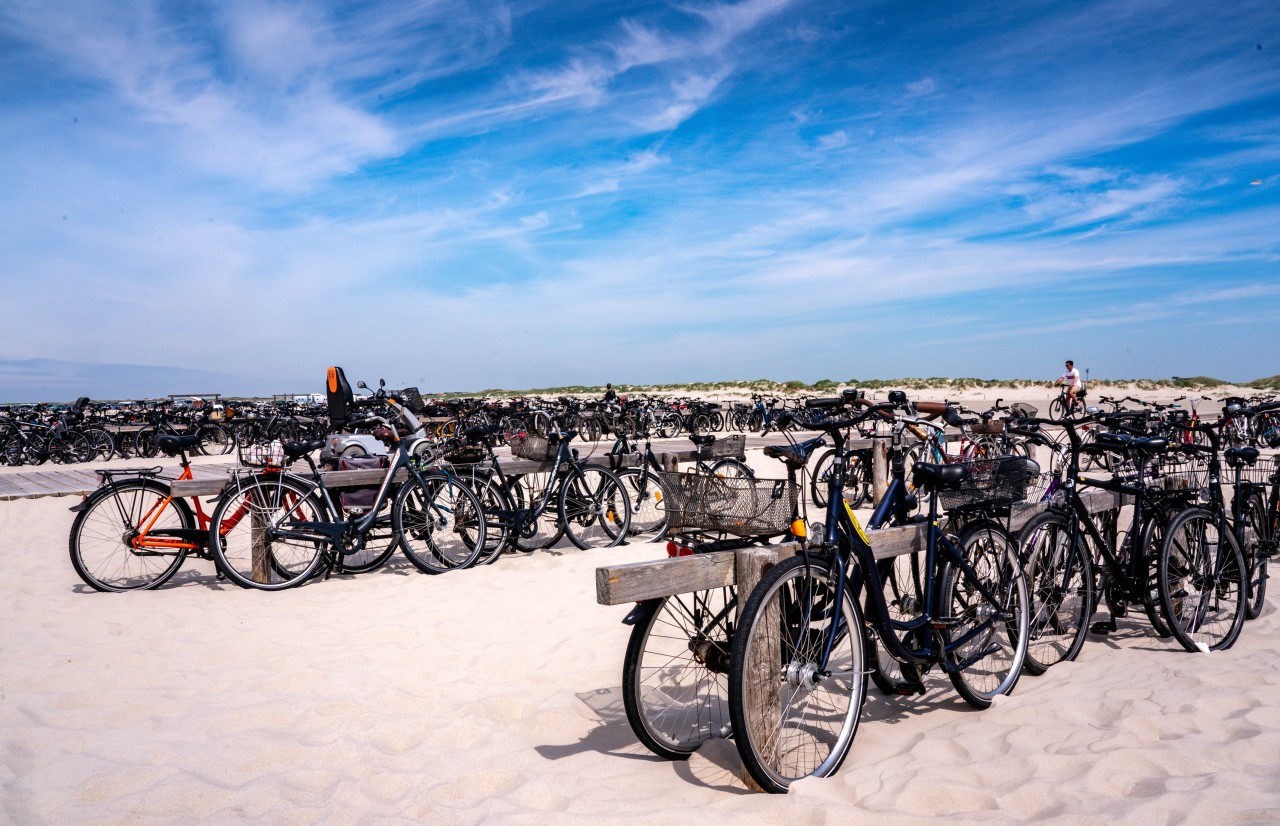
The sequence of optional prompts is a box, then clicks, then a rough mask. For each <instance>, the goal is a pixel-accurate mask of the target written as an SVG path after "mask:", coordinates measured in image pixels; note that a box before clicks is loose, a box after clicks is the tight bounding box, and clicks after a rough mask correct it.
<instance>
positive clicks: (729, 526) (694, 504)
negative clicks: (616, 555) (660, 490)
mask: <svg viewBox="0 0 1280 826" xmlns="http://www.w3.org/2000/svg"><path fill="white" fill-rule="evenodd" d="M661 476H662V484H663V487H664V488H665V489H666V493H667V498H666V508H667V525H668V527H669V528H670V529H671V530H677V531H678V530H696V531H713V532H717V533H727V534H732V535H734V536H742V537H748V536H775V535H777V534H781V533H786V532H787V531H788V530H790V528H791V519H792V516H793V514H794V513H795V509H796V502H797V497H798V494H799V489H798V487H797V485H795V484H794V483H792V482H789V481H787V480H786V479H739V478H724V477H721V476H714V475H711V474H705V473H702V474H700V473H663V474H661Z"/></svg>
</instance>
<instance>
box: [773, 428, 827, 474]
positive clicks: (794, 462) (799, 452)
mask: <svg viewBox="0 0 1280 826" xmlns="http://www.w3.org/2000/svg"><path fill="white" fill-rule="evenodd" d="M826 443H827V440H826V439H824V438H823V437H821V436H819V437H818V438H816V439H809V440H807V441H804V442H796V443H795V444H794V445H768V446H767V447H765V449H764V455H765V456H768V457H769V458H770V459H778V460H779V461H781V462H783V463H785V464H786V466H787V468H788V469H790V470H799V469H800V468H802V467H804V466H805V465H806V464H808V463H809V457H810V456H812V455H813V452H814V451H815V450H817V449H818V448H820V447H822V446H823V445H825V444H826Z"/></svg>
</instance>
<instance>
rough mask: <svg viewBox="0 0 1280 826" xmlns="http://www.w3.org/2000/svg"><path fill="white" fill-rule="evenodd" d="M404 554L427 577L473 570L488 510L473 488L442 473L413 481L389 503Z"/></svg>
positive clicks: (481, 545)
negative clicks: (468, 569)
mask: <svg viewBox="0 0 1280 826" xmlns="http://www.w3.org/2000/svg"><path fill="white" fill-rule="evenodd" d="M391 525H392V528H393V529H394V530H395V532H396V534H397V535H398V536H399V537H400V550H401V551H402V552H403V553H404V555H405V556H406V557H407V558H408V559H409V561H410V562H412V563H413V565H414V567H416V568H417V569H418V570H420V571H422V572H423V573H424V574H443V573H448V572H450V571H461V570H465V569H467V568H470V567H471V566H472V565H474V564H475V563H476V560H477V559H479V558H480V555H481V554H483V553H484V538H485V531H486V530H487V525H486V520H485V515H484V509H483V507H482V506H481V504H480V499H479V497H477V496H476V495H475V493H474V492H473V491H472V490H471V488H469V487H467V486H466V485H464V484H462V483H461V482H459V481H458V480H457V479H454V478H452V477H449V476H447V475H445V474H443V473H439V474H436V473H425V474H422V476H421V477H420V478H419V479H414V478H410V479H409V480H408V481H406V482H405V483H404V484H403V485H401V486H400V489H399V490H398V491H396V495H395V499H394V500H393V501H392V503H391Z"/></svg>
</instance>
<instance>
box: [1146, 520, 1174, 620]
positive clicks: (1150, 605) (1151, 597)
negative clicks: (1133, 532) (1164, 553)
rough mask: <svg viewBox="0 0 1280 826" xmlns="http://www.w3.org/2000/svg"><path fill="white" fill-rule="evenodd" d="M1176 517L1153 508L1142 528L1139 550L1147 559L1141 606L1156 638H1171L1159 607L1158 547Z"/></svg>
mask: <svg viewBox="0 0 1280 826" xmlns="http://www.w3.org/2000/svg"><path fill="white" fill-rule="evenodd" d="M1175 515H1176V511H1175V512H1174V513H1169V512H1168V511H1167V510H1166V509H1164V508H1153V509H1152V510H1150V511H1148V515H1147V516H1146V517H1145V521H1146V523H1147V524H1146V525H1145V526H1143V528H1142V534H1141V541H1142V547H1141V548H1139V549H1138V550H1140V551H1141V552H1142V553H1143V554H1144V555H1145V556H1146V558H1147V584H1146V594H1147V601H1146V604H1145V605H1144V606H1143V607H1144V608H1145V609H1146V612H1147V620H1148V621H1149V622H1150V623H1151V627H1152V629H1154V630H1155V632H1156V636H1158V637H1169V636H1172V634H1173V632H1172V631H1170V630H1169V623H1167V622H1165V619H1164V610H1163V609H1162V608H1161V607H1160V586H1159V581H1160V546H1161V545H1163V544H1164V536H1165V529H1166V528H1168V527H1169V522H1170V521H1171V520H1172V519H1173V517H1174V516H1175Z"/></svg>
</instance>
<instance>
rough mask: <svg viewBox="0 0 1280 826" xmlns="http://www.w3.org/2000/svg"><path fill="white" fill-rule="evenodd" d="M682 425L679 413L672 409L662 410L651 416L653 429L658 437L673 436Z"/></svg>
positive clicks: (668, 437) (667, 437) (666, 437)
mask: <svg viewBox="0 0 1280 826" xmlns="http://www.w3.org/2000/svg"><path fill="white" fill-rule="evenodd" d="M682 427H683V425H682V424H681V422H680V414H679V413H676V412H675V411H674V410H667V411H664V412H662V413H659V414H657V415H656V416H654V418H653V429H654V432H655V433H656V434H657V436H658V438H660V439H670V438H673V437H674V436H675V435H676V434H677V433H679V432H680V430H681V428H682Z"/></svg>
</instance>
